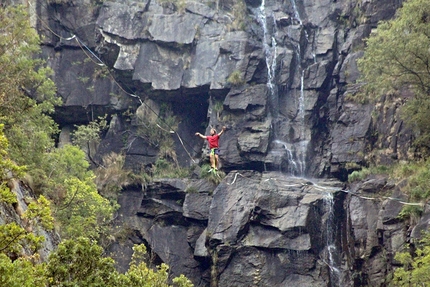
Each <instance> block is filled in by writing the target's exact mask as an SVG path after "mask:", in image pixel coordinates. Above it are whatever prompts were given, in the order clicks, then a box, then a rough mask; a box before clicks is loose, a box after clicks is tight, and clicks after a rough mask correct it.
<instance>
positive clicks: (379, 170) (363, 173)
mask: <svg viewBox="0 0 430 287" xmlns="http://www.w3.org/2000/svg"><path fill="white" fill-rule="evenodd" d="M391 173H392V168H391V167H387V166H385V165H379V166H370V167H368V168H367V167H365V168H362V169H361V170H355V171H353V172H352V173H351V174H350V175H348V181H349V182H354V181H359V180H363V179H365V178H366V177H367V176H369V175H371V174H391Z"/></svg>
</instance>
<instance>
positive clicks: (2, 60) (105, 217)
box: [0, 6, 192, 287]
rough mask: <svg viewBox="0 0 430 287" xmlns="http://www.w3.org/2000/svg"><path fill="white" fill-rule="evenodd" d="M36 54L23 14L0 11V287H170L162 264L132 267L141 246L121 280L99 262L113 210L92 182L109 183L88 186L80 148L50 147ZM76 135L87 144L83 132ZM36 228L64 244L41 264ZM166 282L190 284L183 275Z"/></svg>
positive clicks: (45, 75)
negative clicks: (27, 192) (24, 194)
mask: <svg viewBox="0 0 430 287" xmlns="http://www.w3.org/2000/svg"><path fill="white" fill-rule="evenodd" d="M39 51H40V40H39V37H38V35H37V33H36V31H35V30H34V29H33V28H31V26H30V23H29V16H28V15H27V13H26V12H25V8H24V7H22V6H16V7H6V8H3V7H0V68H1V71H2V72H1V73H0V121H1V123H2V124H1V125H0V208H1V209H2V210H7V211H8V212H9V213H11V214H12V211H15V213H16V217H14V216H4V214H3V212H2V214H0V215H1V216H2V217H1V218H0V222H1V225H0V274H1V276H0V286H9V287H11V286H12V287H13V286H17V287H18V286H19V287H23V286H24V287H26V286H36V287H37V286H107V287H109V286H160V287H161V286H170V285H169V284H168V282H169V280H168V272H167V269H168V267H167V266H166V265H161V266H160V267H159V269H158V270H152V269H150V268H149V267H148V266H147V265H146V264H145V263H143V262H140V261H139V260H140V258H143V257H144V254H145V248H144V246H137V247H135V248H136V249H135V255H134V257H133V260H132V262H131V264H130V268H129V270H128V272H127V273H126V274H120V273H119V272H117V271H116V270H115V268H114V263H115V262H114V260H113V259H111V258H109V257H105V256H104V250H103V247H102V245H101V244H107V243H109V242H108V240H109V238H110V234H111V230H110V227H109V226H110V221H111V220H112V218H113V213H114V211H115V210H116V208H117V206H118V205H117V203H116V202H115V200H109V199H107V198H104V197H103V196H101V195H100V193H99V192H98V190H97V184H96V183H98V184H99V186H101V187H103V186H104V187H105V186H106V185H107V184H109V183H108V182H106V180H103V179H102V180H98V181H96V180H95V178H96V176H95V174H94V172H93V171H91V170H90V169H89V167H90V165H89V163H88V161H87V160H86V154H85V153H84V152H83V151H82V150H81V149H80V147H78V146H72V145H66V146H64V147H61V148H57V147H56V146H55V137H56V136H57V134H58V127H57V125H56V124H55V122H54V121H53V119H52V118H51V117H50V113H52V112H53V111H54V107H55V106H56V105H60V104H61V100H60V99H59V98H57V97H56V89H55V85H54V83H53V81H52V80H51V79H50V78H49V77H50V75H51V70H50V69H49V68H47V67H45V65H44V62H43V61H42V60H41V59H39V58H37V53H38V52H39ZM90 128H91V127H90ZM90 130H91V129H90ZM77 135H78V137H76V138H78V139H81V140H82V141H86V140H88V139H87V138H85V137H84V135H88V133H86V132H85V131H84V132H83V133H81V134H79V133H78V134H77ZM79 136H80V137H79ZM89 136H90V137H94V135H93V134H90V135H89ZM80 143H82V142H80ZM98 174H99V175H101V174H105V175H106V173H100V172H99V173H98ZM126 180H127V179H123V178H118V179H117V182H120V183H122V184H123V183H124V182H125V181H126ZM19 181H21V182H25V184H26V185H27V188H28V189H31V191H32V193H34V194H35V195H36V197H37V198H32V197H31V198H24V199H22V200H21V199H20V200H21V201H22V202H25V204H26V208H27V209H26V210H25V211H23V210H22V209H21V207H20V202H19V200H18V198H17V191H18V190H19V189H20V188H21V187H20V186H19V184H18V182H19ZM110 183H111V182H110ZM114 199H115V198H114ZM41 228H43V229H44V230H45V231H51V230H55V231H56V232H58V233H59V234H60V235H61V237H62V238H63V241H62V242H61V243H60V245H59V246H58V249H57V250H55V251H53V252H52V253H51V255H50V256H49V259H48V261H47V262H42V261H41V259H40V257H39V254H38V250H39V249H40V248H41V247H42V244H43V241H44V240H45V238H44V236H43V235H42V234H43V232H40V231H41ZM81 236H82V237H81ZM173 283H174V284H175V285H176V286H183V287H187V286H192V284H191V282H190V281H189V280H188V279H186V278H185V277H183V276H180V277H178V278H175V279H173Z"/></svg>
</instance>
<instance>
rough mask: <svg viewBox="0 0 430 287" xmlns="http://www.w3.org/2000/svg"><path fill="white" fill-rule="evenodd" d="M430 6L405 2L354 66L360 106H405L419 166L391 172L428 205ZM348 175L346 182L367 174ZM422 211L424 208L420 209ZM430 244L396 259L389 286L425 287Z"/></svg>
mask: <svg viewBox="0 0 430 287" xmlns="http://www.w3.org/2000/svg"><path fill="white" fill-rule="evenodd" d="M429 47H430V2H429V1H427V0H409V1H405V2H404V5H403V7H402V8H401V9H399V10H398V11H397V15H396V18H395V19H393V20H390V21H385V22H382V23H380V24H379V25H378V28H377V29H376V30H375V31H374V32H373V33H372V34H371V36H370V38H369V39H368V41H367V47H366V49H365V53H364V57H363V58H362V59H360V60H358V65H359V68H360V70H361V72H362V74H361V81H362V83H363V84H364V86H363V93H362V94H361V95H359V96H361V99H360V100H369V99H371V100H377V99H379V98H381V97H382V96H385V95H399V94H400V95H402V96H403V97H404V98H405V99H406V100H407V101H406V104H405V105H404V107H403V110H402V117H403V120H404V121H405V122H406V123H407V124H408V125H409V126H410V127H411V128H412V129H413V130H414V131H415V136H416V138H415V142H414V144H415V148H416V149H417V150H418V151H420V153H421V155H422V158H421V159H420V160H419V161H418V162H410V163H403V164H399V165H397V166H396V167H394V168H393V169H392V170H391V171H390V175H391V176H392V177H393V178H395V179H398V180H406V181H405V182H406V183H405V184H403V185H402V186H403V187H402V191H403V192H404V193H406V194H407V195H408V196H409V200H410V201H413V202H416V203H417V202H418V203H420V202H421V203H423V204H425V203H427V202H428V200H429V199H430V192H429V190H430V185H429V177H430V164H429V159H428V156H429V154H430V117H429V116H428V115H429V114H430V53H429ZM369 171H370V169H365V170H363V171H361V172H355V173H353V174H351V176H350V180H354V179H355V178H359V177H360V176H363V175H365V173H366V172H369ZM423 206H424V205H423ZM423 206H419V205H405V207H404V208H403V210H402V212H401V214H400V216H401V217H404V218H413V217H416V216H419V215H420V214H421V212H422V210H423V208H422V207H423ZM429 246H430V240H429V237H428V236H427V237H425V238H424V240H423V241H421V243H420V246H419V248H418V249H417V250H416V251H415V252H412V253H409V252H405V253H399V254H398V255H397V256H396V259H397V260H398V262H400V263H401V264H402V265H403V267H402V268H398V269H396V271H395V272H394V279H393V280H392V283H391V284H392V285H393V286H428V285H429V282H430V277H429V276H428V274H430V273H429V268H430V255H429V254H430V253H429V251H430V249H429V248H430V247H429Z"/></svg>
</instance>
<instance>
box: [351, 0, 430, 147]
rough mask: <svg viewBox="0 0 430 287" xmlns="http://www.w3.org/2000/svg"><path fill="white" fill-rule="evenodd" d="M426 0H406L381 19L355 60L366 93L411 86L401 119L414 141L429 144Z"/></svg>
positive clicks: (372, 94)
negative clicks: (390, 16) (412, 132)
mask: <svg viewBox="0 0 430 287" xmlns="http://www.w3.org/2000/svg"><path fill="white" fill-rule="evenodd" d="M429 15H430V2H429V1H426V0H409V1H406V2H405V3H404V6H403V7H402V8H401V9H399V10H398V14H397V17H396V18H395V19H394V20H391V21H387V22H382V23H380V24H379V25H378V29H377V31H376V32H375V33H373V34H372V35H371V37H370V38H369V39H368V41H367V48H366V50H365V54H364V57H363V58H362V59H360V60H359V61H358V66H359V68H360V70H361V72H362V78H361V81H363V82H364V83H365V86H364V91H365V94H366V95H367V97H369V98H372V99H377V98H379V97H380V96H382V95H384V94H390V93H392V92H395V91H399V90H401V89H403V88H408V89H412V91H413V93H414V97H413V98H411V99H410V100H409V101H408V103H407V105H406V108H405V109H404V115H403V117H404V119H405V121H406V122H407V123H409V124H410V125H411V126H412V127H413V128H415V129H416V131H417V132H419V137H418V141H417V143H418V144H422V145H424V146H426V147H430V144H429V141H428V140H429V139H430V119H429V117H428V116H427V115H428V113H429V112H430V97H429V93H430V69H429V63H430V53H429V52H428V47H429V46H430V37H429V35H430V18H429V17H430V16H429Z"/></svg>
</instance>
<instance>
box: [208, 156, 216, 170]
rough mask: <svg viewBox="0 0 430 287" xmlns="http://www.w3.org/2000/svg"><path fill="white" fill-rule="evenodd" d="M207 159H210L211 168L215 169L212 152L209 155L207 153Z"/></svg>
mask: <svg viewBox="0 0 430 287" xmlns="http://www.w3.org/2000/svg"><path fill="white" fill-rule="evenodd" d="M209 161H210V163H211V168H213V169H215V167H216V162H215V158H214V155H213V154H210V155H209Z"/></svg>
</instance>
